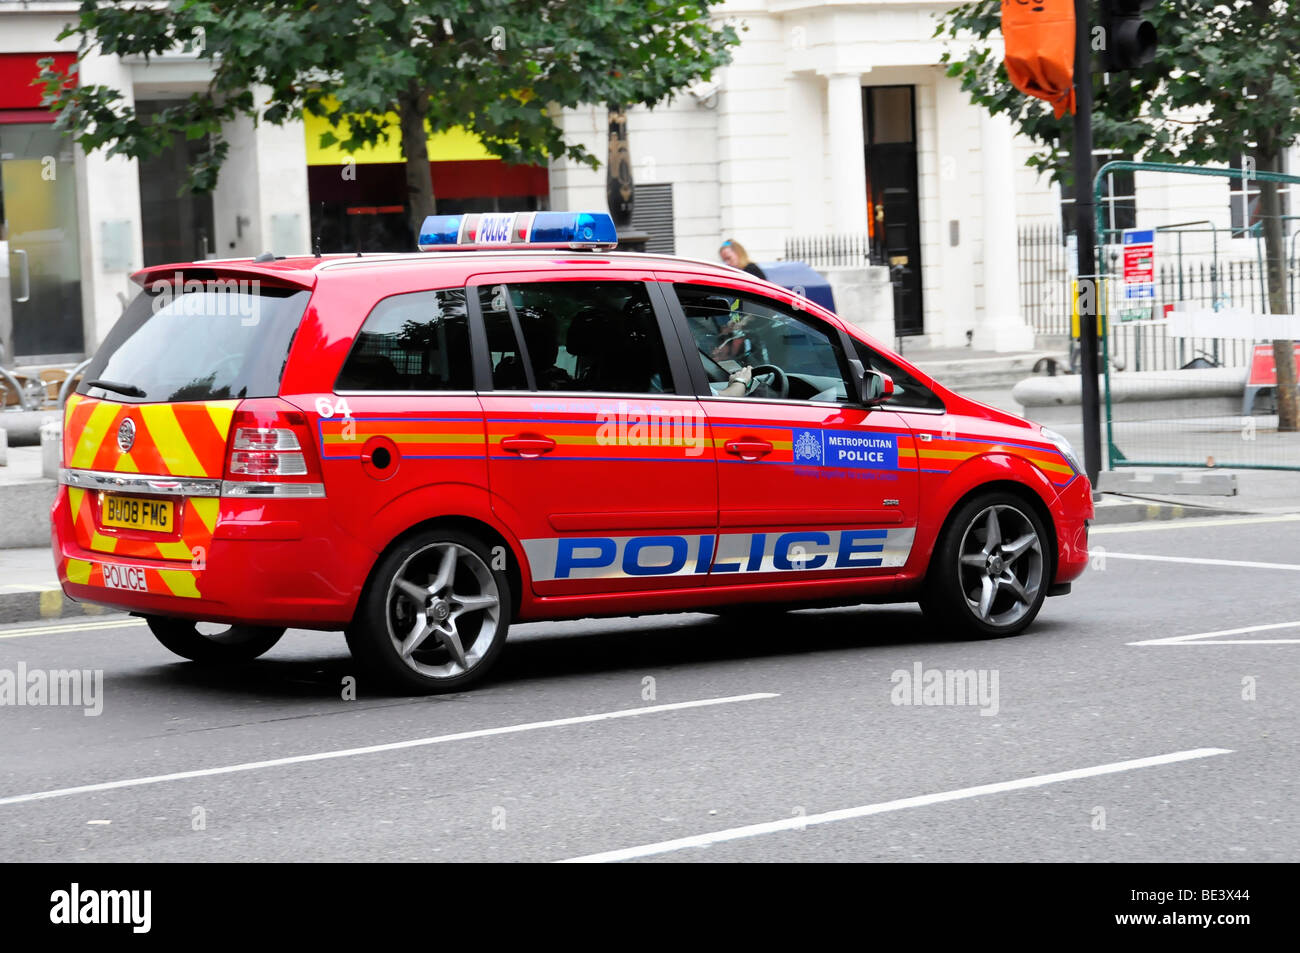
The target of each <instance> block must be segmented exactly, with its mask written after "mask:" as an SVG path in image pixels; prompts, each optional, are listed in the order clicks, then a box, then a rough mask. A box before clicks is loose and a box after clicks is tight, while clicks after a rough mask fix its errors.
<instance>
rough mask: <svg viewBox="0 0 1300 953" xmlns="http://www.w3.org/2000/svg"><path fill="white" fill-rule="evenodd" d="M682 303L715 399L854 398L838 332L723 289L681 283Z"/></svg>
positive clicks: (781, 307)
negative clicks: (846, 373)
mask: <svg viewBox="0 0 1300 953" xmlns="http://www.w3.org/2000/svg"><path fill="white" fill-rule="evenodd" d="M677 299H678V301H680V302H681V305H682V311H683V312H684V313H685V314H686V323H687V326H688V327H689V329H690V332H691V337H692V339H693V340H694V343H695V354H696V357H697V358H698V359H699V361H700V363H701V364H702V365H703V366H704V372H705V374H706V375H707V376H708V379H709V387H710V388H711V389H712V390H713V392H714V394H716V395H719V396H724V397H746V396H748V397H773V398H784V399H789V400H809V401H823V402H827V403H843V402H845V401H847V400H848V387H847V386H846V384H845V378H844V364H843V361H842V351H841V349H840V344H839V335H838V333H837V332H835V331H834V330H833V329H832V328H828V327H826V326H824V325H823V324H822V323H821V322H820V321H817V320H816V319H815V318H812V317H810V316H808V315H800V314H795V313H793V312H791V311H789V310H787V309H786V307H785V306H784V305H781V304H778V303H777V302H775V301H771V300H769V299H767V298H762V297H757V296H754V295H749V294H740V293H737V292H734V291H730V290H726V289H721V288H704V287H700V286H698V285H677ZM772 368H775V370H772ZM747 369H748V370H747Z"/></svg>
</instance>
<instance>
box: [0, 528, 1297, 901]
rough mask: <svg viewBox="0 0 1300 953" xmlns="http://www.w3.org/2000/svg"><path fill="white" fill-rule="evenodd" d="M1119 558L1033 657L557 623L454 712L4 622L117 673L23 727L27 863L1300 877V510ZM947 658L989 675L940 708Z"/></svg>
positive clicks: (919, 633) (39, 711) (29, 715)
mask: <svg viewBox="0 0 1300 953" xmlns="http://www.w3.org/2000/svg"><path fill="white" fill-rule="evenodd" d="M1093 549H1094V556H1093V564H1092V568H1091V569H1090V571H1089V572H1088V573H1086V574H1085V575H1084V577H1083V578H1082V579H1081V580H1080V581H1079V582H1078V583H1077V584H1076V585H1075V587H1074V591H1073V593H1072V594H1070V595H1068V596H1063V597H1059V598H1053V599H1049V600H1048V601H1047V603H1046V605H1045V607H1044V609H1043V612H1042V614H1041V616H1040V617H1039V619H1038V620H1037V622H1036V623H1035V624H1034V625H1033V626H1032V627H1031V628H1030V629H1029V631H1028V632H1026V633H1025V634H1024V635H1022V636H1019V637H1016V638H1010V639H998V640H989V641H961V640H958V639H955V638H954V637H953V636H952V635H951V634H950V633H946V632H943V631H936V630H934V629H932V628H930V627H928V626H927V625H926V624H925V623H924V621H923V620H922V617H921V616H920V614H919V612H918V611H917V610H916V608H915V607H913V606H882V607H869V606H863V607H853V608H844V609H836V610H820V611H812V610H809V611H800V612H794V613H788V614H775V613H774V614H773V617H772V620H771V623H770V624H769V625H767V626H764V627H761V628H756V627H754V626H752V625H744V626H741V625H736V624H732V623H729V622H725V621H722V620H720V619H718V618H715V617H713V616H706V615H675V616H660V617H644V618H640V619H602V620H587V621H581V622H568V623H547V624H534V625H524V626H519V627H517V628H516V629H514V630H512V632H511V639H510V643H509V644H508V645H507V647H506V650H505V653H504V655H503V657H502V660H501V663H500V666H499V667H498V669H497V670H496V671H495V673H494V675H493V676H492V677H491V678H490V679H489V680H488V681H486V682H485V683H484V684H482V685H481V686H480V687H479V688H477V689H475V690H473V691H471V692H468V693H465V694H460V695H449V696H443V697H438V698H393V697H386V696H378V695H374V694H371V693H370V692H369V691H368V690H367V686H366V684H365V682H364V680H362V681H361V682H360V683H359V684H358V685H357V693H356V697H355V699H352V693H351V692H350V690H349V689H350V685H351V682H350V681H349V678H350V676H352V674H353V672H354V669H353V666H352V663H351V660H350V659H349V657H348V655H347V652H346V649H345V647H344V644H343V640H342V639H341V638H340V637H339V636H338V635H335V634H325V633H312V632H305V631H294V632H291V633H289V635H287V636H286V638H285V639H284V640H283V641H282V642H281V643H280V645H278V646H277V647H276V648H274V649H273V650H272V651H271V652H270V653H268V655H267V656H265V657H264V658H263V659H261V660H259V661H257V662H254V663H251V664H248V665H244V666H236V667H233V668H225V669H208V668H203V667H200V666H198V665H195V664H194V663H189V662H184V661H182V660H179V659H177V658H175V657H173V656H171V655H170V654H168V653H167V652H166V651H165V650H164V649H163V648H162V647H161V646H160V645H158V644H157V643H156V642H155V641H154V640H153V638H152V637H151V636H150V634H149V632H148V631H147V629H145V628H144V627H143V626H141V625H140V624H139V623H138V622H137V621H136V620H132V619H83V620H75V621H72V622H65V623H62V624H45V625H40V626H35V625H30V624H27V625H20V626H10V627H0V679H2V678H3V673H18V672H25V673H26V674H27V677H28V679H29V680H30V678H31V677H32V673H35V672H43V673H56V672H62V673H67V672H68V670H70V669H76V670H84V671H85V672H86V673H88V674H87V676H86V678H87V682H86V684H92V685H93V684H94V679H95V678H96V677H98V678H100V679H101V680H102V681H101V682H100V683H99V690H98V691H97V692H95V693H94V697H93V698H83V699H82V700H81V704H65V705H54V704H44V705H25V706H20V707H12V708H9V709H8V710H6V711H4V712H3V718H4V731H3V732H0V856H2V857H4V858H5V859H6V860H7V861H11V862H12V861H75V862H86V861H90V862H97V861H104V862H107V861H139V860H148V861H201V862H214V861H215V862H221V861H237V862H256V861H310V860H330V861H377V860H386V861H399V860H411V861H428V860H457V861H556V860H566V859H574V858H588V859H596V860H614V859H621V860H629V861H638V860H645V861H661V862H692V861H696V862H698V861H733V862H763V861H924V862H932V861H1003V862H1027V861H1041V862H1065V861H1069V862H1075V861H1103V862H1130V861H1160V862H1225V861H1226V862H1242V861H1275V862H1278V861H1292V860H1294V859H1295V858H1296V856H1297V855H1298V854H1300V815H1297V813H1296V811H1295V791H1296V787H1297V783H1300V774H1298V770H1300V769H1298V768H1297V765H1300V693H1297V692H1296V691H1295V686H1296V685H1297V684H1298V683H1300V621H1296V620H1300V590H1298V589H1297V588H1296V586H1295V585H1294V579H1295V575H1296V571H1297V570H1300V534H1297V533H1296V520H1295V519H1293V518H1291V517H1289V516H1280V517H1279V516H1263V517H1260V516H1253V517H1245V518H1232V519H1220V520H1213V521H1206V520H1180V521H1175V522H1170V523H1154V522H1143V523H1135V524H1130V525H1124V526H1102V527H1097V528H1096V529H1095V530H1094V536H1093ZM918 670H919V671H920V672H921V673H922V677H923V682H925V683H929V682H930V680H931V674H930V673H935V672H937V673H940V674H939V678H940V679H941V680H943V681H944V682H945V683H946V684H952V685H955V684H956V682H955V678H956V676H957V675H959V674H960V673H969V675H967V676H965V677H966V678H967V680H968V681H970V683H971V684H982V685H983V686H984V687H985V690H984V692H983V694H982V695H981V694H979V693H978V692H975V693H972V694H971V695H969V696H963V695H961V694H957V693H956V692H955V691H954V690H952V689H951V688H949V689H946V690H944V691H943V692H938V693H936V694H935V695H933V697H931V696H929V695H927V694H921V693H917V692H914V691H913V690H912V687H911V685H910V684H909V680H910V679H911V678H912V677H913V675H914V673H916V672H917V671H918ZM972 680H973V681H972ZM918 701H920V702H921V703H920V704H917V702H918ZM927 702H928V703H927ZM85 712H89V716H88V715H87V714H86V713H85ZM1193 879H1195V878H1193ZM1202 879H1203V878H1202ZM1198 883H1200V882H1199V881H1198ZM1200 885H1201V886H1207V884H1204V883H1201V884H1200ZM1188 886H1195V884H1188ZM1228 886H1231V885H1228Z"/></svg>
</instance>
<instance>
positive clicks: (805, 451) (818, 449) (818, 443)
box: [794, 430, 822, 464]
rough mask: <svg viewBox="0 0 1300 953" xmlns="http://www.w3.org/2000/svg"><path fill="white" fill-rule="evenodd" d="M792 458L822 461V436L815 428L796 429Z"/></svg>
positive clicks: (811, 461) (814, 461) (815, 461)
mask: <svg viewBox="0 0 1300 953" xmlns="http://www.w3.org/2000/svg"><path fill="white" fill-rule="evenodd" d="M794 458H795V460H797V461H798V460H806V461H808V462H810V463H818V464H820V463H821V462H822V437H821V434H820V433H818V432H817V431H815V430H797V431H795V438H794Z"/></svg>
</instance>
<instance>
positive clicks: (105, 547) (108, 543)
mask: <svg viewBox="0 0 1300 953" xmlns="http://www.w3.org/2000/svg"><path fill="white" fill-rule="evenodd" d="M90 548H91V549H93V550H94V551H95V552H97V553H115V552H117V538H116V537H114V536H103V535H101V534H100V533H97V532H95V531H94V530H93V529H92V530H91V531H90Z"/></svg>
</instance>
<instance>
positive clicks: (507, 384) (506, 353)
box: [478, 285, 528, 390]
mask: <svg viewBox="0 0 1300 953" xmlns="http://www.w3.org/2000/svg"><path fill="white" fill-rule="evenodd" d="M478 300H479V308H480V309H481V310H482V312H483V325H484V329H485V330H486V331H487V342H488V356H489V357H490V358H491V359H492V387H493V388H494V389H496V390H528V375H527V373H526V372H525V371H524V359H523V354H522V352H521V351H520V350H519V338H518V335H516V334H515V327H514V321H513V319H512V318H511V316H510V309H511V305H510V303H509V302H510V295H509V291H508V289H507V288H506V286H505V285H487V286H485V287H483V288H480V289H479V292H478Z"/></svg>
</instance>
